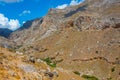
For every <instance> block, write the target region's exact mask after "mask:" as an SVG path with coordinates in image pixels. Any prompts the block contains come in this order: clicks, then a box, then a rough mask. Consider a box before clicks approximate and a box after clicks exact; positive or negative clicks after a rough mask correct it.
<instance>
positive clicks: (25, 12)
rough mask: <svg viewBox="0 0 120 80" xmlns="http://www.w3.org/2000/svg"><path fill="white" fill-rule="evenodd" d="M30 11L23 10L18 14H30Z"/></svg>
mask: <svg viewBox="0 0 120 80" xmlns="http://www.w3.org/2000/svg"><path fill="white" fill-rule="evenodd" d="M30 13H31V11H30V10H24V11H23V12H22V13H20V14H19V16H24V15H27V14H30Z"/></svg>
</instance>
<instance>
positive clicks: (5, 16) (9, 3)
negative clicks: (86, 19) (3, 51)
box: [0, 0, 84, 30]
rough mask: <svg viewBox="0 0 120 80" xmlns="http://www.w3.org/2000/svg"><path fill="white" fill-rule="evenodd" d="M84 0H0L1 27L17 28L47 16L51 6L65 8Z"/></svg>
mask: <svg viewBox="0 0 120 80" xmlns="http://www.w3.org/2000/svg"><path fill="white" fill-rule="evenodd" d="M81 1H84V0H0V28H9V29H11V30H15V29H17V28H19V27H20V26H21V25H22V24H23V22H25V21H27V20H31V19H35V18H39V17H42V16H45V15H46V14H47V12H48V10H49V9H50V8H59V9H63V8H65V7H67V6H70V5H71V6H74V5H77V4H79V3H80V2H81Z"/></svg>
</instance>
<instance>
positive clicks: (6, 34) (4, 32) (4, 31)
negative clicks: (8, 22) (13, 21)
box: [0, 28, 13, 38]
mask: <svg viewBox="0 0 120 80" xmlns="http://www.w3.org/2000/svg"><path fill="white" fill-rule="evenodd" d="M12 32H13V31H11V30H9V29H7V28H0V36H3V37H6V38H8V37H9V35H10V34H11V33H12Z"/></svg>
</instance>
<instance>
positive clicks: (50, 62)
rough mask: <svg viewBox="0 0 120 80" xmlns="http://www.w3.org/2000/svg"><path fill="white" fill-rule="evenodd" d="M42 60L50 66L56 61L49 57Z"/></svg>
mask: <svg viewBox="0 0 120 80" xmlns="http://www.w3.org/2000/svg"><path fill="white" fill-rule="evenodd" d="M42 60H43V61H45V62H46V63H47V65H49V66H51V67H56V63H53V62H52V60H51V58H49V57H48V58H45V59H42Z"/></svg>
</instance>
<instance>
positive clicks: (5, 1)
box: [0, 0, 23, 3]
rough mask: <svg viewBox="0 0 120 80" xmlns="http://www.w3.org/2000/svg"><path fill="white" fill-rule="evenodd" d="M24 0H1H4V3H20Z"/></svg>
mask: <svg viewBox="0 0 120 80" xmlns="http://www.w3.org/2000/svg"><path fill="white" fill-rule="evenodd" d="M21 1H23V0H0V2H4V3H16V2H17V3H18V2H21Z"/></svg>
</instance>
